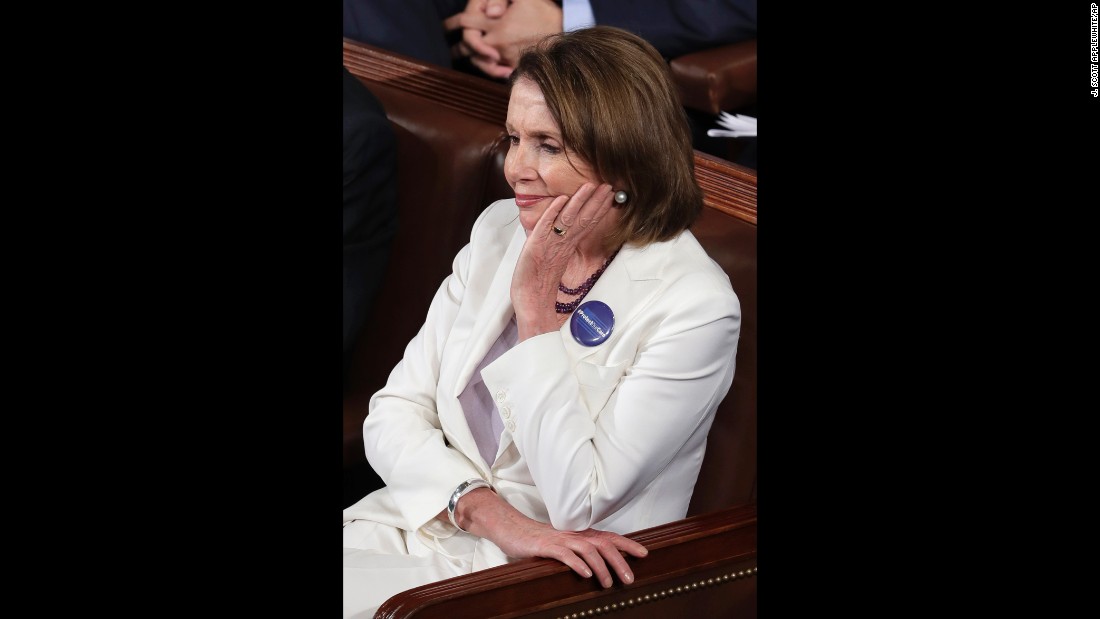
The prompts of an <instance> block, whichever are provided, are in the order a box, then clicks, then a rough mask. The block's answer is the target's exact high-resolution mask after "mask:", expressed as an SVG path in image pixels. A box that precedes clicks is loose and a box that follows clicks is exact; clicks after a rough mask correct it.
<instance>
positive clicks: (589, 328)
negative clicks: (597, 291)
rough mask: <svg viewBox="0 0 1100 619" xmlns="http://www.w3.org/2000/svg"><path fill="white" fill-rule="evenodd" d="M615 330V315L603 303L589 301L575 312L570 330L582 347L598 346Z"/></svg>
mask: <svg viewBox="0 0 1100 619" xmlns="http://www.w3.org/2000/svg"><path fill="white" fill-rule="evenodd" d="M614 328H615V313H614V312H612V311H611V308H610V307H608V306H607V304H606V303H604V302H603V301H589V302H587V303H585V304H584V305H581V306H580V307H578V308H577V311H575V312H573V317H572V319H571V320H570V325H569V330H570V331H571V332H572V333H573V339H575V340H577V342H579V343H580V344H581V345H582V346H596V345H598V344H600V343H601V342H603V341H604V340H606V339H607V338H608V337H609V336H610V335H611V331H612V330H613V329H614Z"/></svg>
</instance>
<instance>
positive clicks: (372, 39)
mask: <svg viewBox="0 0 1100 619" xmlns="http://www.w3.org/2000/svg"><path fill="white" fill-rule="evenodd" d="M464 8H466V1H465V0H344V36H345V37H347V38H349V39H353V40H355V41H360V42H363V43H370V44H371V45H375V46H378V47H381V48H383V49H388V50H390V51H394V52H397V53H399V54H405V55H406V56H412V57H413V58H416V59H418V60H422V61H424V62H428V63H431V64H435V65H439V66H441V67H450V66H451V48H450V44H449V43H448V38H447V33H446V32H445V31H444V30H443V20H444V19H446V18H448V17H450V16H451V15H454V14H455V13H460V12H462V10H463V9H464Z"/></svg>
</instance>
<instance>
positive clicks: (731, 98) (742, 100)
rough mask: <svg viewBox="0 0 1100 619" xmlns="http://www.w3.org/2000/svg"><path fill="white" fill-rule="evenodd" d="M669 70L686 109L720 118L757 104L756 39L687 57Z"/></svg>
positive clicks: (670, 66) (677, 61)
mask: <svg viewBox="0 0 1100 619" xmlns="http://www.w3.org/2000/svg"><path fill="white" fill-rule="evenodd" d="M669 68H670V69H671V72H672V79H673V81H674V82H675V83H676V88H677V90H678V91H679V93H680V101H681V102H682V103H683V104H684V106H685V107H689V108H692V109H695V110H699V111H702V112H706V113H709V114H718V113H719V112H721V111H723V110H725V111H732V110H738V109H741V108H744V107H745V106H748V105H752V104H753V103H756V39H750V40H748V41H742V42H740V43H734V44H732V45H724V46H722V47H715V48H713V49H708V50H703V51H701V52H694V53H691V54H685V55H683V56H680V57H678V58H673V59H672V61H671V62H670V63H669Z"/></svg>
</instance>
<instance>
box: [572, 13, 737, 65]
mask: <svg viewBox="0 0 1100 619" xmlns="http://www.w3.org/2000/svg"><path fill="white" fill-rule="evenodd" d="M590 2H591V4H592V14H593V15H594V16H595V18H596V23H597V24H600V25H602V26H617V27H619V28H622V29H624V30H629V31H631V32H633V33H635V34H637V35H639V36H641V37H642V38H643V39H645V40H647V41H649V42H650V43H651V44H652V45H653V47H656V48H657V51H659V52H661V55H663V56H664V57H665V58H675V57H676V56H682V55H684V54H688V53H691V52H697V51H701V50H704V49H709V48H711V47H718V46H719V45H728V44H730V43H737V42H739V41H744V40H746V39H751V38H755V37H756V0H590Z"/></svg>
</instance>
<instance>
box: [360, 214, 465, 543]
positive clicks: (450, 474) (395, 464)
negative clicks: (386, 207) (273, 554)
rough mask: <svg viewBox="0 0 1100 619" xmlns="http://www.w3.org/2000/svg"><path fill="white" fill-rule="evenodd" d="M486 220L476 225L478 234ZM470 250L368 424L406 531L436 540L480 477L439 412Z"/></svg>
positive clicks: (372, 455) (375, 400)
mask: <svg viewBox="0 0 1100 619" xmlns="http://www.w3.org/2000/svg"><path fill="white" fill-rule="evenodd" d="M483 217H484V216H483ZM483 217H482V219H483ZM482 219H479V220H478V222H477V223H475V224H474V230H475V233H476V230H477V226H478V224H479V223H480V222H481V221H482ZM471 251H472V250H471V246H470V245H467V246H465V247H464V248H463V249H462V250H461V251H460V252H459V253H458V255H457V256H456V257H455V259H454V262H453V265H452V269H453V271H452V273H451V274H450V275H449V276H447V278H446V279H445V280H444V281H443V283H442V284H441V285H440V287H439V289H438V291H437V292H436V294H435V297H434V298H433V299H432V303H431V307H430V309H429V310H428V315H427V318H426V319H425V321H424V325H423V326H422V327H421V328H420V331H419V333H417V335H416V337H414V338H413V339H412V340H411V341H410V342H409V344H408V346H407V347H406V348H405V354H404V357H403V358H402V359H401V361H400V362H399V363H398V364H397V365H396V366H395V367H394V369H393V371H392V372H391V373H390V376H389V379H388V381H387V382H386V385H385V386H384V387H383V388H382V389H381V390H379V391H378V392H377V393H375V394H374V395H373V396H372V397H371V399H370V404H369V411H368V414H367V418H366V420H365V421H364V423H363V439H364V447H365V449H366V454H367V460H368V461H369V462H370V464H371V466H372V467H373V468H374V470H375V471H376V472H377V473H378V475H379V477H381V478H382V480H383V481H385V483H386V486H387V488H388V491H389V493H390V495H391V498H392V500H393V502H394V503H395V504H396V505H397V506H398V507H399V509H400V510H401V514H402V517H403V518H404V519H405V520H406V522H407V526H408V530H410V531H413V530H417V529H419V528H421V527H424V526H428V527H429V530H430V531H431V533H432V534H433V535H435V536H437V537H446V536H448V535H450V534H453V533H454V529H453V527H450V525H443V524H442V523H439V522H438V521H434V520H433V519H434V517H435V516H436V515H437V514H438V513H439V512H440V510H442V509H444V508H445V507H446V506H447V501H448V499H449V498H450V494H451V492H452V491H453V490H454V488H455V487H456V486H457V485H458V484H459V483H461V482H462V481H464V480H466V479H470V478H472V477H479V476H480V473H479V472H478V470H477V468H476V467H475V466H474V464H473V463H472V462H470V460H469V459H468V458H467V457H466V456H464V455H463V454H462V453H460V452H459V451H458V450H456V449H453V448H451V447H450V446H449V445H447V443H446V440H445V437H444V433H443V431H442V429H441V425H440V421H439V415H438V411H437V408H436V392H437V388H438V384H439V376H440V364H441V356H442V352H443V347H444V345H445V343H446V341H447V338H448V335H449V333H450V330H451V328H452V326H453V325H454V322H455V319H456V316H457V315H458V311H459V306H460V305H461V303H462V299H463V294H464V293H465V290H466V282H467V281H468V279H467V278H468V275H469V269H470V261H471V260H470V257H471Z"/></svg>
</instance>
